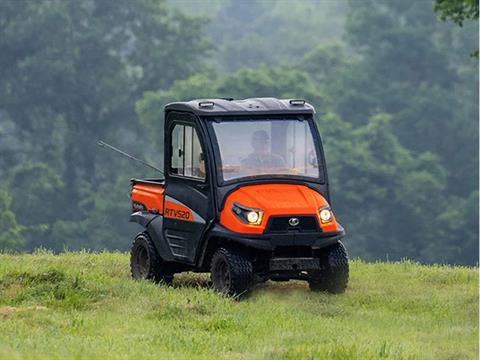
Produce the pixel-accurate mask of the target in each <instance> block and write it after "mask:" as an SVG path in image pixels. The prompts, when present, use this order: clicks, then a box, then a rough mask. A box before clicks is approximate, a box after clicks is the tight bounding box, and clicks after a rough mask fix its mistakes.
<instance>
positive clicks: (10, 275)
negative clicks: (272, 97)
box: [0, 252, 478, 359]
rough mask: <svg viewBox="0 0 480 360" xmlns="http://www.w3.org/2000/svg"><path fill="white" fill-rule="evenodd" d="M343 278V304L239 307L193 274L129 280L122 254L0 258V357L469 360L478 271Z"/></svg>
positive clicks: (259, 296)
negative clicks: (163, 282)
mask: <svg viewBox="0 0 480 360" xmlns="http://www.w3.org/2000/svg"><path fill="white" fill-rule="evenodd" d="M351 268H352V271H351V274H352V278H351V281H350V287H349V288H348V289H347V292H346V293H345V294H342V295H329V294H326V293H313V292H311V291H309V289H308V286H307V285H306V283H304V282H298V281H291V282H288V283H276V282H267V283H265V284H261V285H259V286H257V287H256V288H255V289H254V291H253V292H252V294H251V295H249V296H248V297H247V298H246V299H244V300H242V301H240V302H238V301H232V300H231V299H228V298H225V297H222V296H219V295H218V294H216V293H215V292H213V291H212V290H211V289H208V288H207V287H206V281H207V278H206V276H204V275H199V274H182V275H180V276H176V277H175V280H174V284H173V287H165V286H158V285H155V284H152V283H150V282H145V281H132V280H131V278H130V275H129V266H128V255H127V254H122V253H101V254H89V253H84V252H82V253H69V252H67V253H64V254H62V255H61V256H55V255H53V254H51V253H47V252H38V253H35V254H33V255H22V256H9V255H0V319H1V321H0V338H1V339H2V342H1V345H0V358H5V359H15V358H23V357H33V358H39V359H44V358H45V359H51V358H62V359H105V358H108V359H117V358H118V359H130V358H131V359H138V358H142V359H149V358H158V357H161V358H176V359H192V358H193V359H196V358H200V359H209V358H217V359H232V358H234V359H235V358H239V359H243V358H253V359H257V358H258V359H277V358H286V359H305V358H306V359H332V358H333V359H439V358H452V359H474V358H475V357H476V356H477V354H478V321H477V320H478V268H465V267H449V266H422V265H419V264H416V263H412V262H399V263H375V264H367V263H364V262H361V261H353V262H352V266H351ZM292 309H295V311H292ZM159 354H160V356H159Z"/></svg>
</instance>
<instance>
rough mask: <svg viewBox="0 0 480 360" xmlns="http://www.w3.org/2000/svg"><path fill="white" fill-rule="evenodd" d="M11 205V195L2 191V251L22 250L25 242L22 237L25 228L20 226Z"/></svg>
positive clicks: (0, 204)
mask: <svg viewBox="0 0 480 360" xmlns="http://www.w3.org/2000/svg"><path fill="white" fill-rule="evenodd" d="M11 205H12V198H11V196H10V194H9V193H7V192H5V191H0V249H2V250H20V249H22V247H23V245H24V242H25V241H24V238H23V235H22V230H23V228H22V227H21V226H20V225H18V223H17V220H16V217H15V213H13V211H12V210H11Z"/></svg>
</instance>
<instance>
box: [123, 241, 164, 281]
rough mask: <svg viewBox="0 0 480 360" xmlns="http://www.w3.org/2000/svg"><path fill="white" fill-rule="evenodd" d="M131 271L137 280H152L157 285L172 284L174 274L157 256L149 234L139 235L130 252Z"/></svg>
mask: <svg viewBox="0 0 480 360" xmlns="http://www.w3.org/2000/svg"><path fill="white" fill-rule="evenodd" d="M130 270H131V272H132V278H133V279H135V280H151V281H154V282H156V283H159V282H162V283H165V284H171V283H172V281H173V273H171V272H169V271H168V269H167V266H166V264H165V263H164V262H163V261H162V259H161V258H160V256H159V255H158V254H157V250H155V247H154V245H153V242H152V239H151V238H150V236H149V235H148V233H147V232H143V233H140V234H138V235H137V236H136V237H135V240H133V244H132V249H131V251H130Z"/></svg>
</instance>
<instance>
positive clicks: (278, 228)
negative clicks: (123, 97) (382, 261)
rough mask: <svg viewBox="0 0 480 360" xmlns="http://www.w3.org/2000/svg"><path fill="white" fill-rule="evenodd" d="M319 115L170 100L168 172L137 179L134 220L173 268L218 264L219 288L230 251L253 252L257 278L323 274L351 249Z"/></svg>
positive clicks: (280, 105)
mask: <svg viewBox="0 0 480 360" xmlns="http://www.w3.org/2000/svg"><path fill="white" fill-rule="evenodd" d="M314 114H315V110H314V108H313V106H312V105H310V104H308V103H307V102H305V101H304V100H279V99H274V98H254V99H245V100H230V99H208V100H192V101H189V102H177V103H171V104H168V105H167V106H166V107H165V123H164V130H165V131H164V148H165V151H164V156H165V159H164V164H165V179H164V180H155V179H150V180H136V179H134V180H132V185H133V187H132V215H131V220H132V221H135V222H138V223H139V224H141V225H142V226H143V227H144V228H145V234H146V235H147V236H148V237H149V239H150V241H151V242H152V243H153V246H154V248H155V250H156V252H157V255H158V256H159V258H160V259H161V262H162V264H163V265H162V266H163V268H164V270H165V269H166V270H165V271H166V272H167V273H169V274H171V275H172V276H173V274H174V273H176V272H180V271H186V270H194V271H212V280H213V282H214V285H215V279H214V276H213V272H214V271H213V267H214V265H215V264H212V261H214V262H215V260H216V257H218V256H220V255H222V254H220V255H218V256H217V255H216V253H218V252H219V249H223V250H225V251H226V252H230V253H233V255H232V256H237V254H241V255H239V256H240V257H241V258H242V259H246V260H245V261H247V263H248V264H247V265H246V266H247V267H248V268H249V270H248V271H249V272H251V279H250V280H248V281H250V282H254V280H255V279H256V280H265V279H274V280H288V279H292V278H295V279H305V280H309V282H310V285H312V282H311V281H310V280H312V279H313V278H315V276H316V279H317V283H318V282H319V281H320V280H319V278H320V277H319V274H320V273H321V272H322V269H323V268H325V267H328V265H326V263H328V261H329V260H328V256H329V253H330V252H332V251H333V250H332V249H337V248H338V246H340V247H341V249H340V250H341V252H345V251H344V248H343V245H341V243H339V241H340V240H341V238H343V236H344V230H343V228H342V226H341V225H340V224H339V223H338V222H337V219H336V218H335V215H334V213H333V211H332V209H331V208H330V196H329V187H328V176H327V168H326V163H325V157H324V153H323V148H322V141H321V137H320V133H319V131H318V129H317V125H316V122H315V120H314ZM159 136H160V135H159ZM325 249H327V250H325ZM335 251H337V252H338V251H339V250H338V249H337V250H335ZM223 255H225V254H223ZM227 255H228V254H227ZM225 256H226V255H225ZM345 257H346V253H345ZM242 261H243V260H242ZM227 267H228V266H227ZM227 270H228V269H227ZM330 270H331V269H330ZM347 270H348V269H347ZM347 272H348V271H347ZM249 276H250V275H249ZM217 280H218V279H217ZM233 280H235V279H233ZM233 280H231V282H232V281H233ZM223 285H225V284H223ZM227 285H228V284H227ZM227 285H225V286H227ZM345 285H346V281H345ZM219 290H222V289H219ZM237 290H238V289H237ZM224 292H230V293H232V291H230V290H227V291H224ZM237 292H238V291H237Z"/></svg>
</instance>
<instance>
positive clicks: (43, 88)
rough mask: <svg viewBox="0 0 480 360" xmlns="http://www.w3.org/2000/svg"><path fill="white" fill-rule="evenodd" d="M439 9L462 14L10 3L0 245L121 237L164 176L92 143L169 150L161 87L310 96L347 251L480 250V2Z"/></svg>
mask: <svg viewBox="0 0 480 360" xmlns="http://www.w3.org/2000/svg"><path fill="white" fill-rule="evenodd" d="M435 9H436V10H437V12H438V13H439V14H440V16H441V17H443V18H445V19H452V20H454V21H457V22H459V24H460V23H461V24H462V26H463V27H462V28H460V27H459V26H455V25H454V24H452V23H448V22H442V21H439V20H438V19H437V18H436V16H435V12H434V11H433V9H432V4H431V3H429V2H428V1H416V0H405V1H377V0H375V1H374V0H365V1H350V2H349V3H346V2H325V1H324V2H318V1H313V0H312V1H310V0H305V1H302V2H297V3H295V6H292V3H291V2H285V1H275V2H272V1H265V0H255V1H248V2H242V1H229V0H208V1H207V0H206V1H203V2H201V3H199V2H196V1H190V0H185V1H180V2H178V1H167V0H118V1H116V2H115V3H113V2H108V1H107V2H106V1H101V0H79V1H73V2H72V1H62V0H40V1H34V2H32V1H31V2H24V1H6V2H5V1H4V2H1V3H0V24H2V26H1V27H0V28H1V29H0V53H1V54H2V56H1V57H0V177H1V178H2V179H3V180H4V181H3V182H2V183H1V185H0V186H1V189H2V191H6V192H7V193H8V195H2V198H3V199H4V200H2V201H3V204H4V205H3V208H2V209H4V210H2V212H0V216H3V215H2V214H7V215H5V216H4V219H7V220H6V222H4V223H7V224H8V226H6V227H7V228H8V229H10V230H5V231H2V232H1V234H2V235H0V236H1V238H2V239H4V238H5V239H7V240H2V241H4V242H3V243H2V242H0V249H4V248H8V249H16V250H27V251H29V250H32V249H34V248H37V247H40V246H44V247H47V248H49V249H53V250H55V251H61V250H63V249H64V248H69V249H81V248H90V249H96V250H99V249H105V248H108V249H126V248H127V247H128V244H129V243H130V241H131V238H132V237H133V235H134V233H135V231H136V230H138V229H137V228H136V227H135V225H132V224H129V223H128V214H129V211H130V206H129V200H128V197H127V195H128V191H129V183H128V179H129V178H131V177H143V176H145V177H146V176H155V175H153V174H151V173H149V172H148V171H147V170H146V169H145V168H143V167H141V166H137V165H135V164H133V163H130V162H128V161H127V160H124V159H121V158H119V157H117V156H116V155H114V154H112V153H110V152H106V151H103V150H101V149H99V148H97V147H96V146H95V143H96V141H97V140H98V139H99V138H101V139H104V140H106V141H107V142H111V143H112V144H114V145H116V146H118V147H120V148H123V149H125V150H126V151H128V152H131V153H132V154H134V155H136V156H138V157H141V158H145V159H147V160H148V161H150V162H152V163H154V164H157V165H159V166H162V164H163V112H162V108H163V106H164V105H165V104H166V103H168V102H170V101H179V100H189V99H193V98H209V97H233V98H246V97H256V96H276V97H280V98H305V99H307V100H308V101H310V102H312V103H313V104H314V105H315V106H316V109H317V118H318V125H319V128H320V131H321V134H322V137H323V140H324V142H325V151H326V155H327V163H328V170H329V176H330V184H331V193H332V199H333V207H334V209H335V211H336V213H337V216H338V217H339V219H340V221H341V222H342V224H343V225H345V227H346V228H347V231H348V238H347V239H348V240H347V241H348V243H347V245H348V248H349V249H350V250H351V252H352V254H353V255H354V256H362V257H364V258H365V259H384V258H386V257H388V258H390V259H400V258H404V257H410V258H413V259H417V260H419V261H428V262H449V263H468V264H474V263H476V262H478V256H477V255H478V207H477V205H478V62H477V61H475V60H474V59H471V58H469V57H468V56H464V54H465V53H467V52H469V51H471V50H470V49H471V48H472V44H474V43H478V4H477V3H475V2H468V1H463V2H460V1H442V0H438V1H436V2H435ZM475 9H476V10H475ZM475 11H476V13H477V15H475ZM187 14H189V15H187ZM198 15H202V16H203V17H198ZM206 17H208V18H209V21H207V20H206ZM467 20H468V21H467ZM5 199H7V200H5ZM2 226H4V225H2ZM11 229H14V230H11ZM9 232H10V234H16V235H4V234H8V233H9ZM12 239H15V240H14V241H13V240H12ZM7 242H8V245H2V244H6V243H7Z"/></svg>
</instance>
